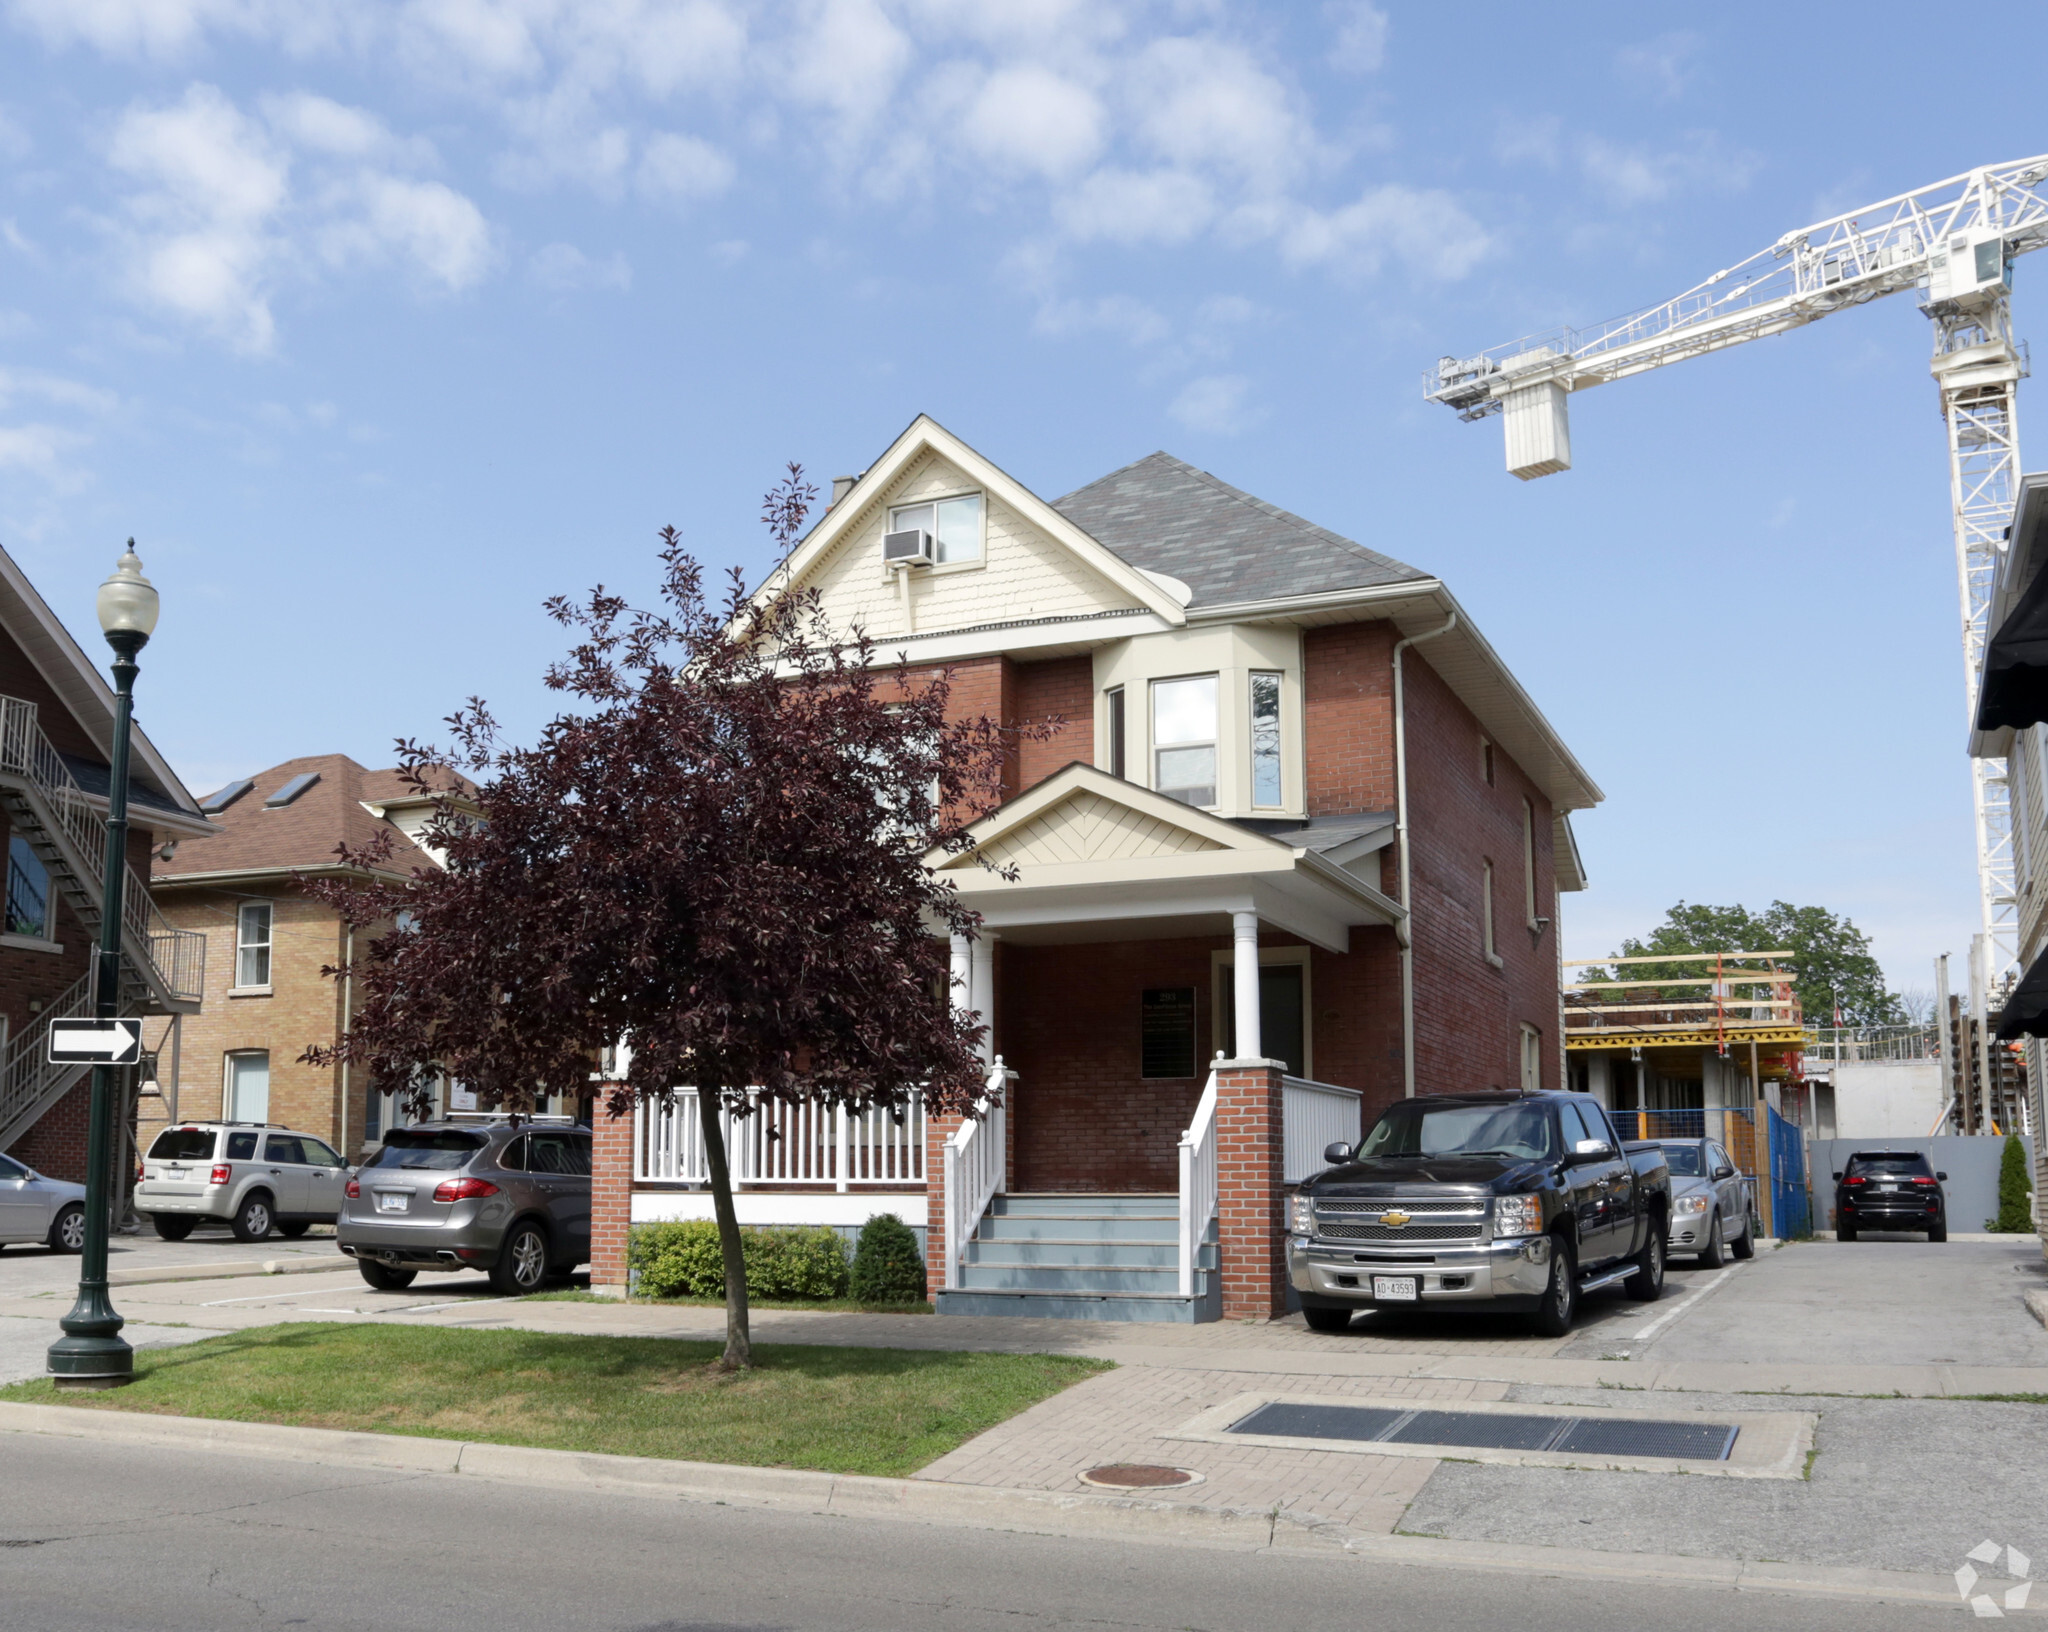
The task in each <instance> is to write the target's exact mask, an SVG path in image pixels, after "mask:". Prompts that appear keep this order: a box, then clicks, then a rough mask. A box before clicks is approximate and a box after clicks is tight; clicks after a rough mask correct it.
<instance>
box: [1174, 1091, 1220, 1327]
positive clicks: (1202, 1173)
mask: <svg viewBox="0 0 2048 1632" xmlns="http://www.w3.org/2000/svg"><path fill="white" fill-rule="evenodd" d="M1215 1221H1216V1073H1215V1072H1214V1071H1213V1070H1212V1071H1211V1072H1210V1073H1209V1081H1208V1084H1207V1086H1205V1087H1204V1088H1203V1089H1202V1097H1201V1099H1200V1100H1198V1101H1197V1102H1196V1104H1195V1114H1194V1119H1193V1120H1192V1121H1190V1122H1189V1123H1188V1126H1187V1131H1186V1132H1185V1133H1183V1134H1182V1135H1181V1136H1180V1295H1181V1296H1182V1297H1184V1298H1191V1297H1193V1296H1194V1295H1195V1267H1196V1265H1195V1260H1196V1259H1197V1257H1198V1256H1199V1255H1200V1253H1201V1250H1202V1243H1203V1242H1204V1241H1206V1240H1207V1239H1208V1236H1209V1226H1210V1225H1211V1224H1213V1223H1214V1222H1215Z"/></svg>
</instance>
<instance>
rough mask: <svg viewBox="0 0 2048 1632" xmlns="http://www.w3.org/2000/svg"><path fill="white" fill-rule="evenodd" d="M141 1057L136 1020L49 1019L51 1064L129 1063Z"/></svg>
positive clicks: (139, 1026)
mask: <svg viewBox="0 0 2048 1632" xmlns="http://www.w3.org/2000/svg"><path fill="white" fill-rule="evenodd" d="M141 1058H142V1022H141V1021H140V1020H52V1021H51V1022H50V1063H51V1064H52V1065H133V1064H134V1063H135V1062H136V1061H137V1060H139V1059H141Z"/></svg>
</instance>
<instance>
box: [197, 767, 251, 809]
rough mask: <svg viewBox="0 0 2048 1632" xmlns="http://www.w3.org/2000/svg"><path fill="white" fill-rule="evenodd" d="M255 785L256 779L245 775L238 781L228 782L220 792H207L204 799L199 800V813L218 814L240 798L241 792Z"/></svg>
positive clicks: (245, 791) (243, 792)
mask: <svg viewBox="0 0 2048 1632" xmlns="http://www.w3.org/2000/svg"><path fill="white" fill-rule="evenodd" d="M255 786H256V779H255V778H254V777H253V776H245V777H243V778H242V780H241V781H239V782H230V783H229V784H228V785H227V786H226V787H224V788H222V789H221V790H220V792H218V793H209V794H208V795H207V796H206V797H205V798H204V799H202V800H200V801H199V809H200V812H201V814H203V815H207V816H218V815H219V814H220V813H221V812H222V811H224V810H226V809H227V808H228V806H229V805H232V804H233V803H234V802H235V801H236V800H237V799H239V798H241V797H242V795H243V794H245V793H247V792H248V791H249V790H250V789H251V788H253V787H255Z"/></svg>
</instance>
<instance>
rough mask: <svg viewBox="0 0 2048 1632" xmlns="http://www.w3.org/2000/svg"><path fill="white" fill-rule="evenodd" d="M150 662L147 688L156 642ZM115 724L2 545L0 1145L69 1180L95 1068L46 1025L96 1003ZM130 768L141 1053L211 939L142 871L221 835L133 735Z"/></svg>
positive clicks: (131, 992)
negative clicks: (178, 916)
mask: <svg viewBox="0 0 2048 1632" xmlns="http://www.w3.org/2000/svg"><path fill="white" fill-rule="evenodd" d="M100 650H101V654H102V655H103V656H104V655H105V648H104V647H101V649H100ZM142 663H143V667H144V675H143V680H142V684H143V686H144V687H145V688H146V687H147V684H148V673H147V670H148V664H149V653H148V651H147V649H145V650H144V652H143V655H142ZM145 695H146V692H145ZM113 718H114V693H113V688H112V687H111V686H110V685H109V684H108V683H107V681H106V680H105V678H103V676H102V673H101V669H100V667H99V666H98V665H97V664H95V662H94V661H93V659H92V658H91V657H89V656H87V654H86V652H85V651H84V650H83V649H82V648H81V647H80V646H79V644H78V643H77V642H76V641H75V640H73V639H72V638H71V636H70V634H69V633H68V632H67V631H66V630H65V628H64V626H63V625H62V624H61V623H59V622H58V621H57V617H56V614H55V613H53V612H52V611H51V610H50V609H49V607H48V606H47V605H46V604H44V601H43V598H42V596H40V595H39V594H37V593H36V590H35V587H34V586H33V585H32V584H30V583H29V581H28V579H27V578H26V577H24V576H23V574H22V571H21V569H20V568H19V567H18V566H17V565H16V564H15V563H14V560H13V559H12V558H11V557H10V556H8V555H7V554H6V552H5V551H0V823H4V828H5V844H6V865H7V897H6V906H5V914H6V916H5V919H4V922H0V1151H5V1152H6V1153H7V1154H9V1155H10V1156H14V1157H16V1158H18V1159H19V1160H21V1161H23V1162H26V1163H27V1164H28V1165H29V1166H30V1167H33V1168H36V1169H38V1170H39V1171H41V1172H44V1173H47V1174H49V1175H50V1176H51V1177H52V1178H59V1179H69V1180H72V1181H73V1182H82V1181H83V1180H84V1179H85V1176H86V1175H85V1132H86V1113H87V1104H88V1100H89V1098H90V1080H89V1079H90V1071H89V1068H87V1067H85V1066H79V1065H72V1066H53V1065H51V1064H50V1063H49V1062H48V1060H47V1059H46V1058H45V1055H46V1053H47V1050H48V1031H49V1023H50V1021H51V1020H52V1019H60V1018H72V1017H78V1016H86V1015H90V1014H91V1013H92V1012H93V1009H92V1002H93V996H92V991H91V984H92V983H91V980H90V978H89V971H90V968H91V964H92V957H93V952H94V949H95V948H96V947H97V946H98V944H99V925H100V912H99V904H100V892H101V889H102V884H103V875H104V871H105V868H106V842H107V840H106V810H107V791H108V787H109V785H110V781H111V777H110V772H109V767H108V758H109V755H110V753H111V749H112V738H113ZM129 763H130V767H131V769H130V774H129V785H128V820H129V832H128V880H127V899H126V901H125V903H124V910H123V913H122V917H123V920H124V923H125V930H126V932H125V933H124V935H123V938H122V939H123V948H122V950H123V952H124V954H125V956H126V962H125V966H124V979H123V982H122V990H121V994H120V1012H121V1013H122V1014H124V1015H140V1016H142V1017H143V1019H144V1021H145V1024H144V1028H143V1040H144V1045H145V1047H147V1048H149V1049H151V1050H158V1049H162V1050H163V1051H165V1052H166V1053H167V1054H168V1053H172V1052H175V1042H174V1040H173V1036H174V1032H175V1030H176V1027H177V1025H178V1023H179V1020H180V1017H181V1016H184V1015H188V1014H191V1013H194V1012H196V1011H197V1009H198V1007H199V997H200V979H201V974H202V968H201V953H202V951H203V945H202V943H200V942H199V941H198V940H197V939H196V938H195V937H192V936H187V935H181V934H179V933H178V932H177V931H175V930H174V929H173V928H172V926H170V925H169V924H167V923H166V922H165V921H164V920H163V918H162V917H161V916H160V915H159V914H158V913H157V912H156V910H155V908H154V907H153V906H152V905H151V904H150V899H149V889H148V884H147V880H148V879H149V876H150V866H151V862H152V859H153V855H154V853H155V852H157V851H158V850H159V849H160V848H168V847H170V846H171V845H172V844H175V843H179V842H183V843H188V844H189V843H191V842H193V840H194V839H195V838H196V837H200V836H204V835H206V834H208V833H211V832H212V831H213V829H212V826H211V825H210V824H209V823H208V822H207V820H206V818H205V817H204V816H202V815H201V814H200V811H199V807H198V806H197V804H195V803H194V802H193V798H192V795H191V794H190V793H189V792H187V791H186V789H185V786H184V784H183V783H181V782H180V781H179V780H178V778H177V775H176V774H175V773H174V772H173V771H172V770H171V768H170V766H169V764H168V763H166V762H165V760H164V757H163V756H162V755H161V754H159V753H158V752H157V750H156V748H155V746H154V745H153V744H152V743H151V742H150V740H149V738H148V737H147V736H146V735H145V734H144V733H143V732H142V731H141V730H139V729H138V730H136V731H135V732H134V735H133V737H132V739H131V746H130V762H129ZM135 1075H136V1073H132V1072H131V1073H124V1077H127V1078H132V1077H133V1076H135ZM132 1086H133V1083H132V1081H124V1083H123V1087H124V1089H126V1088H130V1087H132ZM123 1165H124V1168H125V1165H126V1163H125V1159H124V1161H123Z"/></svg>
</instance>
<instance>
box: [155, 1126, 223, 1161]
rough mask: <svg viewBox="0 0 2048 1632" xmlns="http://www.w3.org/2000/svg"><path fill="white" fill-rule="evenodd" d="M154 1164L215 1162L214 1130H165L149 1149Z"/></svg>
mask: <svg viewBox="0 0 2048 1632" xmlns="http://www.w3.org/2000/svg"><path fill="white" fill-rule="evenodd" d="M149 1159H150V1160H151V1161H152V1162H210V1161H212V1160H213V1129H211V1128H165V1129H164V1131H163V1132H162V1133H160V1134H158V1135H157V1136H156V1143H155V1144H153V1145H151V1146H150V1147H149Z"/></svg>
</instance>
